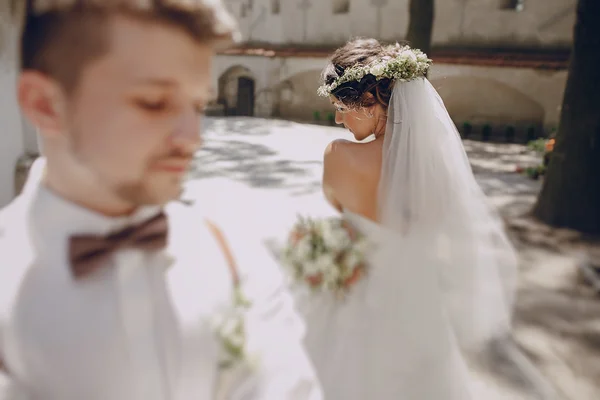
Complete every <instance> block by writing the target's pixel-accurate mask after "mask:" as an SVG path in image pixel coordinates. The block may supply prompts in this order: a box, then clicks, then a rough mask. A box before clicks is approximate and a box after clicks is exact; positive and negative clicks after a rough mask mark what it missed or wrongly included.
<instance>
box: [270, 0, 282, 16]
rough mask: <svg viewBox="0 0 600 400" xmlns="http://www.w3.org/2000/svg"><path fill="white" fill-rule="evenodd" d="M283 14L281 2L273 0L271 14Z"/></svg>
mask: <svg viewBox="0 0 600 400" xmlns="http://www.w3.org/2000/svg"><path fill="white" fill-rule="evenodd" d="M280 12H281V2H280V1H279V0H271V14H273V15H277V14H279V13H280Z"/></svg>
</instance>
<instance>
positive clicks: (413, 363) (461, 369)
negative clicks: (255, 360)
mask: <svg viewBox="0 0 600 400" xmlns="http://www.w3.org/2000/svg"><path fill="white" fill-rule="evenodd" d="M345 218H346V219H347V220H349V221H351V222H352V224H353V225H354V226H355V227H356V228H357V229H359V230H360V231H361V232H362V233H363V234H365V235H367V236H368V237H369V238H370V239H371V240H373V241H374V242H375V243H378V245H379V246H378V248H377V250H376V251H374V253H373V254H372V255H371V258H370V263H369V265H370V267H369V270H368V273H367V276H366V278H365V279H362V280H360V281H359V282H358V283H357V284H356V286H353V287H352V288H351V292H350V293H349V294H348V295H347V296H346V297H345V298H343V299H340V298H338V297H336V296H335V295H333V294H332V293H320V294H314V293H309V292H308V291H306V290H302V289H300V291H301V294H299V295H298V303H299V307H300V309H301V310H302V311H303V313H304V315H305V318H306V320H307V323H308V331H307V337H306V346H307V349H308V351H309V354H310V355H311V357H312V360H313V363H314V365H315V367H316V368H317V371H318V374H319V378H320V379H321V382H322V385H323V387H324V390H325V398H327V399H345V400H359V399H360V400H365V399H397V398H400V397H399V396H402V398H403V399H415V400H416V399H423V400H427V399H431V400H433V399H469V398H470V396H469V388H468V387H467V386H466V385H465V382H467V379H466V376H467V375H466V374H467V372H466V367H465V365H464V364H463V361H462V358H461V357H460V354H459V353H458V352H457V347H456V344H455V343H454V339H453V336H452V334H451V331H450V329H449V325H448V322H447V319H446V318H445V316H444V315H443V312H442V310H441V308H440V304H441V300H440V298H439V292H437V291H435V290H432V291H429V292H424V290H426V289H427V288H428V287H433V286H434V285H435V281H436V279H437V278H436V276H435V274H434V273H432V271H431V270H430V269H428V268H419V265H422V264H423V262H424V260H423V258H420V259H419V260H410V259H408V258H403V257H401V256H400V257H399V255H402V254H403V253H404V252H403V251H402V248H403V247H405V246H410V245H411V243H408V242H405V243H396V244H395V246H393V247H388V246H387V245H385V243H386V241H387V240H389V236H386V233H385V231H384V230H383V229H382V228H381V227H380V226H378V225H376V224H375V223H373V222H371V221H369V220H367V219H365V218H363V217H361V216H358V215H356V214H352V213H349V212H345ZM398 246H400V247H398ZM410 253H411V252H407V253H406V254H407V255H408V254H410ZM390 264H393V265H394V268H393V270H392V269H390V268H384V269H379V268H378V266H380V265H390ZM389 272H393V275H390V274H389ZM423 372H426V378H427V382H424V381H423V378H424V377H425V376H424V375H423Z"/></svg>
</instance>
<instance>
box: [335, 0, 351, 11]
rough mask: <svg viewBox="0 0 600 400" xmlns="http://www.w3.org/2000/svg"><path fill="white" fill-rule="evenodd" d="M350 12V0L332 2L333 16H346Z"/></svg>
mask: <svg viewBox="0 0 600 400" xmlns="http://www.w3.org/2000/svg"><path fill="white" fill-rule="evenodd" d="M349 12H350V0H333V13H334V14H348V13H349Z"/></svg>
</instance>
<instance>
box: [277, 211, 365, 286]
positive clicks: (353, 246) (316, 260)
mask: <svg viewBox="0 0 600 400" xmlns="http://www.w3.org/2000/svg"><path fill="white" fill-rule="evenodd" d="M368 248H369V243H368V241H367V240H366V238H365V237H364V236H363V235H361V234H360V233H359V232H357V231H356V230H354V229H353V228H352V226H351V225H350V224H349V223H348V222H347V221H344V220H343V219H341V218H325V219H310V218H302V217H301V218H299V220H298V222H297V223H296V224H295V225H294V228H293V229H292V231H291V233H290V236H289V238H288V242H287V246H286V247H285V250H284V254H283V259H284V260H283V261H284V263H285V264H286V265H287V266H289V267H290V268H291V270H292V274H293V276H294V277H295V278H296V280H298V281H300V282H302V283H304V284H306V285H308V286H309V287H310V288H312V289H314V290H332V291H334V292H338V293H339V292H342V293H343V292H345V291H347V290H348V289H349V288H350V287H351V286H352V285H353V284H354V283H356V282H357V281H358V280H359V279H360V277H361V276H362V275H363V274H364V272H365V268H366V252H367V250H368Z"/></svg>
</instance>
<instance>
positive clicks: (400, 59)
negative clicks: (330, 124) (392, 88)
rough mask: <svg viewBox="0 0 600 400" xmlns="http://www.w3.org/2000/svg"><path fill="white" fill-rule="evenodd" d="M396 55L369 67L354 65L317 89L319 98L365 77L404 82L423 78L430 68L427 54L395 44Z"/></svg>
mask: <svg viewBox="0 0 600 400" xmlns="http://www.w3.org/2000/svg"><path fill="white" fill-rule="evenodd" d="M395 47H396V48H397V54H396V55H395V56H394V57H392V56H384V57H382V58H381V59H380V60H377V61H375V62H374V63H371V64H369V65H354V66H352V67H350V68H348V69H346V70H345V71H344V73H343V74H342V76H340V77H338V78H337V79H336V80H334V81H333V82H331V83H330V84H329V85H327V84H324V85H321V86H320V87H319V89H318V90H317V93H318V95H319V96H322V97H327V96H329V95H331V93H332V92H333V91H334V90H335V89H336V88H337V87H339V86H340V85H342V84H344V83H348V82H352V81H359V82H360V80H361V79H362V78H364V77H365V76H366V75H369V74H371V75H373V76H375V78H376V79H377V80H380V79H383V78H388V79H392V80H397V81H400V82H406V81H410V80H413V79H417V78H421V77H423V76H425V74H426V73H427V71H428V70H429V66H431V60H430V59H429V58H427V54H425V53H423V52H422V51H421V50H419V49H411V48H410V47H409V46H400V45H399V44H396V45H395Z"/></svg>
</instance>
